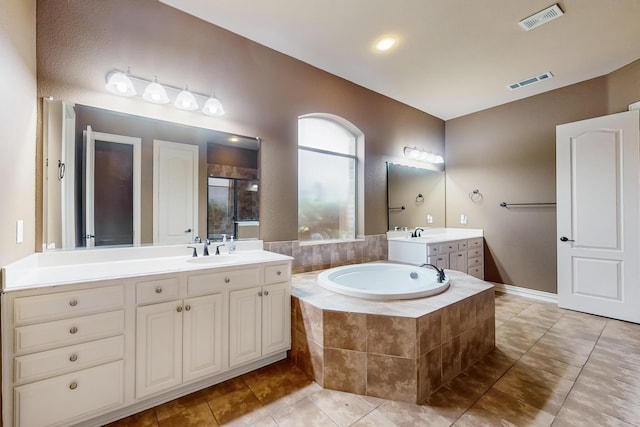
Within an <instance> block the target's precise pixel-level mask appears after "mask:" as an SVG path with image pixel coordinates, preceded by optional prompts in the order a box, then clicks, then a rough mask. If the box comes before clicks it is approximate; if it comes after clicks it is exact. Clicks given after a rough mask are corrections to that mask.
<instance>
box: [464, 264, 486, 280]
mask: <svg viewBox="0 0 640 427" xmlns="http://www.w3.org/2000/svg"><path fill="white" fill-rule="evenodd" d="M467 274H468V275H469V276H473V277H477V278H478V279H482V280H484V267H482V266H480V265H478V266H475V267H470V268H469V269H468V270H467Z"/></svg>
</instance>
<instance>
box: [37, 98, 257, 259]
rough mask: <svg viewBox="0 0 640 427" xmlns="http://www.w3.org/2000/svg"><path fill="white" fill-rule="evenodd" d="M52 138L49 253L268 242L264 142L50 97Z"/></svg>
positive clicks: (46, 205) (46, 214) (46, 196)
mask: <svg viewBox="0 0 640 427" xmlns="http://www.w3.org/2000/svg"><path fill="white" fill-rule="evenodd" d="M43 140H44V156H43V157H44V159H45V160H44V161H45V165H44V166H45V167H44V173H43V179H44V182H43V249H46V250H51V249H59V248H63V249H72V248H80V247H82V248H91V247H103V246H131V245H141V244H172V243H175V244H179V243H188V242H192V241H194V240H195V239H196V237H199V238H201V239H205V238H209V239H219V238H222V236H223V235H226V236H228V237H230V236H232V235H233V236H235V237H236V238H240V239H258V238H259V203H258V202H259V188H260V181H259V176H260V173H259V148H260V139H259V138H256V137H246V136H240V135H232V134H229V133H226V132H220V131H216V130H212V129H204V128H198V127H193V126H187V125H182V124H177V123H171V122H166V121H162V120H156V119H150V118H146V117H141V116H135V115H131V114H124V113H119V112H114V111H109V110H104V109H100V108H95V107H90V106H85V105H80V104H74V103H70V102H64V101H51V100H45V102H44V106H43Z"/></svg>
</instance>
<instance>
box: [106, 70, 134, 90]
mask: <svg viewBox="0 0 640 427" xmlns="http://www.w3.org/2000/svg"><path fill="white" fill-rule="evenodd" d="M128 74H129V71H127V73H126V74H125V73H123V72H122V71H114V72H112V73H109V74H108V75H107V85H106V86H105V88H106V89H107V90H108V91H109V92H111V93H114V94H116V95H120V96H135V95H136V94H137V92H136V89H135V88H134V87H133V82H132V81H131V79H130V78H129V76H128Z"/></svg>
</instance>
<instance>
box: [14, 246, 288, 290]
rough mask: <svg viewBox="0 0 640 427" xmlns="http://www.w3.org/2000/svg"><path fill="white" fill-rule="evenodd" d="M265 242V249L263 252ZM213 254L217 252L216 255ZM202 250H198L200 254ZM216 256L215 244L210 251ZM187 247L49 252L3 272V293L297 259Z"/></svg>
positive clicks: (250, 251) (251, 250)
mask: <svg viewBox="0 0 640 427" xmlns="http://www.w3.org/2000/svg"><path fill="white" fill-rule="evenodd" d="M261 243H262V242H260V245H259V246H260V248H261V246H262V245H261ZM212 248H213V249H212ZM201 250H202V245H201V244H200V245H198V253H199V254H201ZM210 250H211V252H212V253H213V252H215V244H212V245H211V247H210ZM191 253H192V249H186V245H173V246H161V247H158V246H156V247H148V248H117V249H116V248H111V249H96V250H91V251H68V252H45V253H35V254H32V255H29V256H27V257H25V258H23V259H21V260H19V261H16V262H14V263H12V264H8V265H6V266H4V267H3V268H2V291H3V292H10V291H19V290H24V289H33V288H38V287H44V286H57V285H68V284H73V283H82V282H92V281H102V280H110V279H121V278H128V277H137V276H148V275H155V274H168V273H178V272H189V271H193V272H196V271H198V270H207V269H213V268H222V267H237V266H242V265H253V264H260V263H267V262H274V261H288V260H291V259H293V258H291V257H290V256H286V255H281V254H277V253H274V252H269V251H265V250H262V249H257V248H255V247H253V248H251V246H249V249H242V250H238V251H236V252H235V253H233V254H223V255H210V256H206V257H205V256H202V255H200V256H199V257H197V258H193V257H192V256H191Z"/></svg>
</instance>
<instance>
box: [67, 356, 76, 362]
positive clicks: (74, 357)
mask: <svg viewBox="0 0 640 427" xmlns="http://www.w3.org/2000/svg"><path fill="white" fill-rule="evenodd" d="M76 360H78V355H77V354H72V355H71V357H69V361H70V362H75V361H76Z"/></svg>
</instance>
